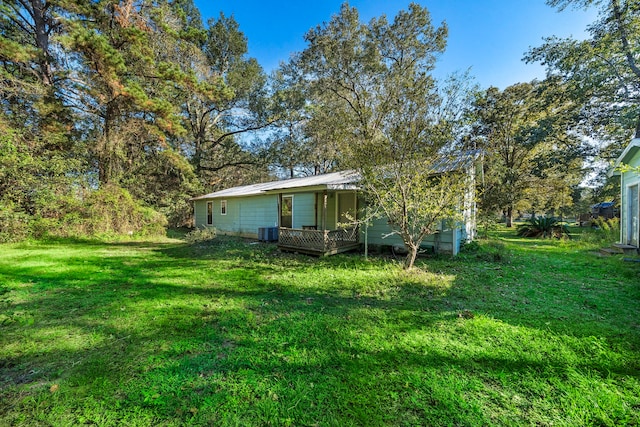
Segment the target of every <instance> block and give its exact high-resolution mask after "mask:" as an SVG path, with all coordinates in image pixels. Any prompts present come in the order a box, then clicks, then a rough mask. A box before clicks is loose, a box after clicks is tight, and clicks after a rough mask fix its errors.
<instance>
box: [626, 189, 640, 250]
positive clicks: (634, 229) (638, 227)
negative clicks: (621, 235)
mask: <svg viewBox="0 0 640 427" xmlns="http://www.w3.org/2000/svg"><path fill="white" fill-rule="evenodd" d="M638 187H639V185H632V186H630V187H629V188H628V200H629V201H628V202H627V203H628V205H627V209H628V214H629V215H628V216H627V242H626V243H627V244H628V245H633V246H636V247H638V240H639V239H640V222H639V221H638V216H639V215H638V214H639V211H640V200H639V199H638Z"/></svg>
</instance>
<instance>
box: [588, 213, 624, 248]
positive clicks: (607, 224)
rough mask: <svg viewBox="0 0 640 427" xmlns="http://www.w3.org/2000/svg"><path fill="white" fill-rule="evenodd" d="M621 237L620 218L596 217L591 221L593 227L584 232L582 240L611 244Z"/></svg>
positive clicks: (600, 244)
mask: <svg viewBox="0 0 640 427" xmlns="http://www.w3.org/2000/svg"><path fill="white" fill-rule="evenodd" d="M619 239H620V218H611V219H604V218H602V217H598V218H595V219H594V220H593V221H592V222H591V229H590V230H587V231H585V232H583V233H582V235H581V236H580V240H581V241H582V242H584V243H587V244H593V245H598V246H602V245H606V246H608V245H610V244H611V243H612V242H617V241H618V240H619Z"/></svg>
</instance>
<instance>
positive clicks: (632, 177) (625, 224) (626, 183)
mask: <svg viewBox="0 0 640 427" xmlns="http://www.w3.org/2000/svg"><path fill="white" fill-rule="evenodd" d="M626 164H628V165H629V166H632V167H634V168H638V167H640V150H639V151H637V152H636V154H635V155H634V156H633V157H632V158H631V160H630V161H629V162H627V163H626ZM638 184H640V174H639V173H638V172H636V171H629V172H624V173H622V174H621V178H620V192H621V197H620V200H621V202H620V242H622V243H625V242H626V241H627V236H628V234H627V233H628V229H629V218H628V212H629V199H628V194H629V193H628V192H629V187H631V186H633V185H638Z"/></svg>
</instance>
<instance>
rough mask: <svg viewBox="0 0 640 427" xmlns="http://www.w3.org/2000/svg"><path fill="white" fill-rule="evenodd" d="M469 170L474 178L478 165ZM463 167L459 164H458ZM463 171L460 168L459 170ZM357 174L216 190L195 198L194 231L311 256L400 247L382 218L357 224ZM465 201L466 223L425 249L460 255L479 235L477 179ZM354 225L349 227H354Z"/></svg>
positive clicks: (444, 230) (432, 239)
mask: <svg viewBox="0 0 640 427" xmlns="http://www.w3.org/2000/svg"><path fill="white" fill-rule="evenodd" d="M472 163H473V165H471V166H470V167H469V168H468V169H469V170H468V173H469V174H470V177H472V178H473V177H475V162H472ZM461 164H462V162H460V165H461ZM458 167H459V166H458ZM358 182H359V175H358V174H357V173H355V172H353V171H343V172H334V173H328V174H324V175H316V176H309V177H304V178H292V179H287V180H281V181H273V182H266V183H261V184H252V185H245V186H241V187H234V188H229V189H226V190H221V191H216V192H214V193H210V194H205V195H203V196H199V197H195V198H193V199H192V201H193V202H194V226H195V227H215V228H216V231H217V232H218V233H219V234H223V235H236V236H242V237H248V238H254V239H259V240H266V241H276V240H277V242H278V247H280V248H281V249H283V250H291V251H296V252H301V253H308V254H313V255H330V254H335V253H338V252H343V251H348V250H352V249H356V248H359V247H360V246H361V244H362V243H364V242H365V241H366V242H368V245H372V246H391V247H394V246H401V245H402V244H403V243H402V240H401V238H400V237H399V236H397V235H395V234H393V235H390V233H391V228H390V226H389V224H388V223H387V220H386V219H384V218H379V219H376V220H374V221H373V223H372V224H369V225H367V226H363V227H358V226H357V224H355V223H354V222H353V219H354V218H356V216H357V215H358V213H359V212H360V210H361V208H362V207H363V203H364V202H363V199H362V198H361V197H359V187H358ZM469 183H470V187H469V194H468V195H467V197H465V200H466V202H465V204H466V206H464V207H461V209H463V210H464V212H463V217H464V221H461V222H460V223H458V224H456V225H455V226H446V225H445V224H442V226H441V229H440V230H439V231H438V233H436V234H434V235H430V236H428V237H427V238H425V240H424V242H423V246H425V247H427V248H428V249H430V250H432V251H434V252H445V253H451V254H453V255H456V254H457V253H458V251H459V250H460V246H461V243H462V242H465V241H470V240H472V239H473V237H474V235H475V229H476V223H475V210H476V209H475V200H474V192H473V190H474V188H475V183H474V182H473V179H471V180H469ZM350 224H351V225H350Z"/></svg>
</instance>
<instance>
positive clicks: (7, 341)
mask: <svg viewBox="0 0 640 427" xmlns="http://www.w3.org/2000/svg"><path fill="white" fill-rule="evenodd" d="M585 242H587V239H585V240H584V241H580V240H579V239H574V240H573V241H570V242H566V241H554V240H536V239H534V240H532V239H525V238H516V237H515V234H514V233H513V232H512V231H506V230H501V231H499V232H497V233H495V236H494V238H493V239H492V240H490V241H483V242H480V243H479V244H477V245H476V244H474V245H473V246H472V248H471V249H470V250H468V251H466V252H465V253H463V254H462V255H461V256H459V257H458V258H456V259H449V258H432V259H421V260H419V261H418V267H419V268H418V269H416V270H414V271H411V272H404V271H402V270H401V267H400V260H398V261H395V260H392V259H384V258H379V259H376V258H374V259H370V260H369V261H365V260H364V259H363V258H362V257H361V256H359V255H338V256H334V257H329V258H323V259H317V258H309V257H305V256H296V255H289V254H280V253H279V252H278V251H277V250H276V249H275V247H274V246H273V245H268V244H250V243H248V242H243V241H241V240H235V239H229V238H218V239H216V240H215V241H213V242H211V243H199V244H195V245H192V246H189V245H186V244H184V243H182V242H181V241H179V240H167V241H165V242H118V243H100V242H82V241H77V242H70V241H60V242H30V243H23V244H10V245H0V425H12V426H13V425H16V426H20V425H24V426H37V425H43V426H44V425H47V426H48V425H54V426H67V425H68V426H72V425H80V424H85V425H99V426H109V425H127V426H151V425H152V426H173V425H242V426H244V425H284V426H286V425H294V426H314V425H318V426H349V425H366V426H376V425H391V426H402V425H407V426H409V425H411V426H413V425H434V426H437V425H443V426H456V425H459V426H483V425H514V426H520V425H543V426H546V425H556V426H558V425H559V426H576V425H610V426H617V425H639V424H640V264H638V263H625V262H623V261H622V258H621V257H620V258H619V257H611V258H600V257H599V256H597V255H596V254H595V253H593V250H594V248H595V246H594V245H593V244H590V243H585Z"/></svg>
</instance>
